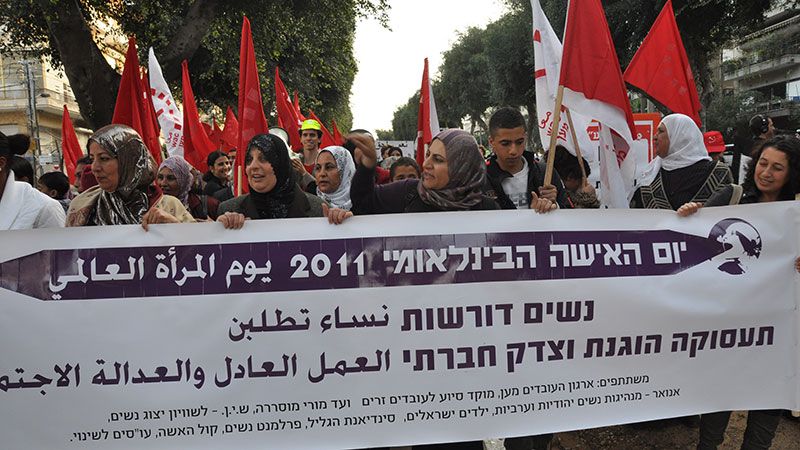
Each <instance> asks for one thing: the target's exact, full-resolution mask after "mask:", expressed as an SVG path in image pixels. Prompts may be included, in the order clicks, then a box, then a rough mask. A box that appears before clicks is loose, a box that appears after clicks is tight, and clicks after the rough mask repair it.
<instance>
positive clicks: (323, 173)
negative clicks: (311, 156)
mask: <svg viewBox="0 0 800 450" xmlns="http://www.w3.org/2000/svg"><path fill="white" fill-rule="evenodd" d="M355 173H356V166H355V163H354V162H353V157H352V156H350V152H349V151H347V149H346V148H344V147H339V146H330V147H325V148H323V149H322V150H321V151H320V152H319V155H317V162H316V163H315V164H314V178H315V182H316V186H317V197H319V198H321V199H323V200H325V201H326V202H327V203H328V204H330V205H331V206H333V207H334V208H341V209H344V210H347V211H350V209H351V208H352V207H353V202H352V201H351V200H350V185H351V184H352V181H353V175H355Z"/></svg>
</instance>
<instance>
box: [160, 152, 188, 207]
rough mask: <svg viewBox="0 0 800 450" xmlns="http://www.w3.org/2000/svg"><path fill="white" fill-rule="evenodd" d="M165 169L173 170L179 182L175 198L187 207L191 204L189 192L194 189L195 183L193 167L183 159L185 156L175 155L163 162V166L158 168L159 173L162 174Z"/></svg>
mask: <svg viewBox="0 0 800 450" xmlns="http://www.w3.org/2000/svg"><path fill="white" fill-rule="evenodd" d="M164 167H166V168H167V169H169V170H171V171H172V174H173V175H175V179H176V180H177V181H178V192H177V193H176V195H175V197H178V199H179V200H180V201H181V203H183V204H184V205H187V204H188V203H189V191H190V190H191V189H192V183H193V182H194V176H193V175H192V166H191V165H189V163H188V162H186V160H185V159H183V156H179V155H175V156H170V157H169V158H167V159H165V160H164V161H162V162H161V165H160V166H158V171H159V172H160V171H161V169H163V168H164Z"/></svg>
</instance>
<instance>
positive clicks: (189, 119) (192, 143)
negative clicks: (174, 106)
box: [181, 60, 217, 172]
mask: <svg viewBox="0 0 800 450" xmlns="http://www.w3.org/2000/svg"><path fill="white" fill-rule="evenodd" d="M181 69H182V72H183V73H182V82H183V158H184V159H185V160H186V162H188V163H189V164H191V165H192V166H193V167H194V168H195V169H197V170H199V171H201V172H206V171H208V163H207V161H206V158H207V157H208V155H209V154H210V153H211V152H213V151H214V150H216V149H217V147H216V146H214V143H213V142H211V139H209V138H208V135H207V134H206V131H205V129H203V124H201V123H200V116H199V115H198V113H197V104H196V103H195V101H194V92H193V91H192V84H191V81H190V80H189V64H188V63H187V62H186V60H183V62H182V63H181Z"/></svg>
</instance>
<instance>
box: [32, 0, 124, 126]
mask: <svg viewBox="0 0 800 450" xmlns="http://www.w3.org/2000/svg"><path fill="white" fill-rule="evenodd" d="M37 5H38V6H39V7H40V8H41V9H42V11H43V12H44V17H45V20H46V22H47V29H48V31H49V33H50V42H51V45H53V46H55V47H56V49H57V50H58V53H59V55H60V56H61V61H62V62H63V63H64V72H66V75H67V79H69V83H70V86H71V87H72V92H73V93H74V94H75V100H77V102H78V106H80V109H81V115H82V116H83V118H84V119H86V121H87V122H88V124H89V126H90V127H92V128H95V129H96V128H99V127H102V126H103V125H107V124H109V123H111V118H112V117H113V115H114V104H115V102H116V98H117V89H118V87H119V81H120V78H121V77H120V74H118V73H117V72H116V71H114V69H113V68H112V67H111V66H110V65H108V63H107V62H106V59H105V58H104V57H103V54H102V53H101V52H100V49H99V48H98V47H97V44H95V42H94V40H93V38H92V32H91V31H90V30H89V26H88V25H87V24H86V20H85V19H84V17H83V13H82V12H81V8H80V5H78V1H77V0H70V1H65V2H59V4H58V5H57V6H55V7H54V6H53V4H52V2H51V1H49V0H37Z"/></svg>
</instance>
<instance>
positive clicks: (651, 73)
mask: <svg viewBox="0 0 800 450" xmlns="http://www.w3.org/2000/svg"><path fill="white" fill-rule="evenodd" d="M625 81H627V82H628V84H630V85H632V86H635V87H637V88H639V89H641V90H642V91H643V92H644V93H645V94H647V95H649V96H650V97H652V98H653V99H654V100H655V101H657V102H659V103H661V104H662V105H664V106H666V107H667V108H669V109H670V110H671V111H672V112H676V113H681V114H686V115H687V116H689V117H691V118H692V119H694V121H695V122H696V123H697V126H698V127H699V126H702V121H701V119H700V108H701V107H702V106H701V105H700V98H699V97H698V95H697V86H696V85H695V83H694V76H692V68H691V67H690V66H689V58H688V57H687V56H686V49H685V48H684V47H683V40H682V39H681V34H680V32H679V31H678V23H677V22H676V21H675V13H674V12H673V10H672V0H667V3H666V4H665V5H664V9H662V10H661V13H660V14H659V15H658V17H657V18H656V21H655V23H653V27H652V28H650V32H649V33H647V36H646V37H645V38H644V41H642V45H641V46H640V47H639V50H637V51H636V54H635V55H633V59H632V60H631V63H630V64H629V65H628V68H627V69H625Z"/></svg>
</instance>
